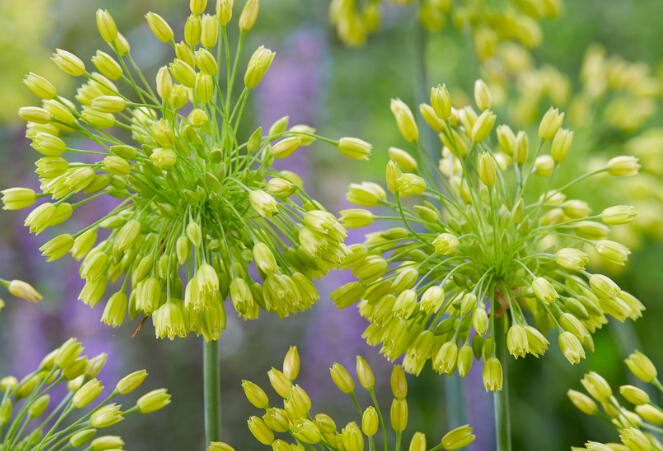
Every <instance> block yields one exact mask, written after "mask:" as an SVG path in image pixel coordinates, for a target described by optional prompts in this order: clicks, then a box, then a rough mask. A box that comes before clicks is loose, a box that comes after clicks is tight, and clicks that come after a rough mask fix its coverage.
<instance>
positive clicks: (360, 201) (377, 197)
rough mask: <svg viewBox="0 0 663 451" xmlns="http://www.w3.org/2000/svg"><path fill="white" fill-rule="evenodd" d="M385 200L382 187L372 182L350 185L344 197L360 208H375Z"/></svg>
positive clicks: (385, 194) (385, 196)
mask: <svg viewBox="0 0 663 451" xmlns="http://www.w3.org/2000/svg"><path fill="white" fill-rule="evenodd" d="M386 198H387V193H385V192H384V190H383V189H382V187H381V186H380V185H378V184H377V183H372V182H362V183H360V184H357V183H352V184H350V186H349V187H348V192H347V194H346V195H345V199H346V200H347V201H348V202H350V203H353V204H355V205H359V206H360V207H375V206H376V205H378V203H379V202H380V201H382V200H384V199H386Z"/></svg>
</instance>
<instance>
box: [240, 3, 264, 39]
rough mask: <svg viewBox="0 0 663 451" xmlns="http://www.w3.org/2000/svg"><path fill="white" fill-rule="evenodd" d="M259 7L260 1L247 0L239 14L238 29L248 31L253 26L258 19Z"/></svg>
mask: <svg viewBox="0 0 663 451" xmlns="http://www.w3.org/2000/svg"><path fill="white" fill-rule="evenodd" d="M259 9H260V2H259V1H258V0H247V2H246V4H245V5H244V9H243V10H242V13H241V14H240V16H239V29H240V30H242V31H248V30H250V29H251V28H253V25H254V24H255V23H256V19H258V11H259Z"/></svg>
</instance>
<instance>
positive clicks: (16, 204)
mask: <svg viewBox="0 0 663 451" xmlns="http://www.w3.org/2000/svg"><path fill="white" fill-rule="evenodd" d="M0 193H1V194H2V203H3V206H2V208H3V210H20V209H21V208H26V207H29V206H31V205H32V204H34V203H35V201H36V200H37V195H36V194H35V192H34V191H33V190H31V189H30V188H8V189H6V190H3V191H1V192H0Z"/></svg>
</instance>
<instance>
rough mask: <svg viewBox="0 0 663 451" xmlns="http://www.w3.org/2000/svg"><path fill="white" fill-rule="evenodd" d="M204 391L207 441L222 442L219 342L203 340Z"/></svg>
mask: <svg viewBox="0 0 663 451" xmlns="http://www.w3.org/2000/svg"><path fill="white" fill-rule="evenodd" d="M202 342H203V390H204V403H205V407H204V409H205V440H206V442H207V444H208V445H209V443H211V442H218V441H219V440H221V379H220V378H221V361H220V360H219V342H218V340H213V341H208V340H205V339H204V338H203V340H202Z"/></svg>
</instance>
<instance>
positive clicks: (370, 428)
mask: <svg viewBox="0 0 663 451" xmlns="http://www.w3.org/2000/svg"><path fill="white" fill-rule="evenodd" d="M379 425H380V423H379V420H378V413H377V411H376V410H375V407H373V406H369V407H367V408H366V410H364V413H363V414H362V416H361V431H362V432H363V433H364V435H366V436H368V437H373V436H374V435H375V434H376V433H377V431H378V426H379Z"/></svg>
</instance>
